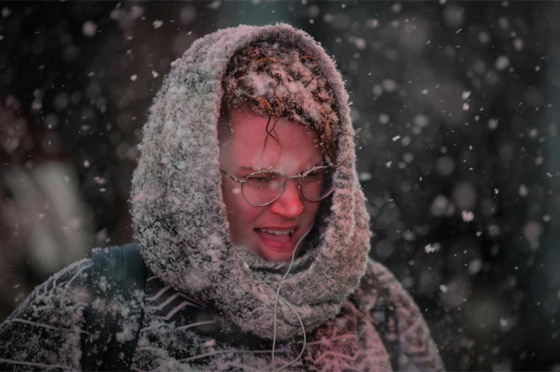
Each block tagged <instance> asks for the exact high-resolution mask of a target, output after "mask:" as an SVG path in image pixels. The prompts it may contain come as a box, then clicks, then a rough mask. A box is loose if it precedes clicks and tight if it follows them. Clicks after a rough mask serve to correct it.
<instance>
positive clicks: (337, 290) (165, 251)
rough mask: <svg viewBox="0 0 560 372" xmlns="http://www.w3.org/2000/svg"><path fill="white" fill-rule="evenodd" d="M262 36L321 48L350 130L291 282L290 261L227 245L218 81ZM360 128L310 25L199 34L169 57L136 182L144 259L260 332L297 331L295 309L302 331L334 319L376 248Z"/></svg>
mask: <svg viewBox="0 0 560 372" xmlns="http://www.w3.org/2000/svg"><path fill="white" fill-rule="evenodd" d="M262 41H268V42H278V43H282V44H286V45H291V46H294V47H295V48H299V49H301V50H302V51H304V53H308V54H310V55H313V56H314V57H315V58H316V60H317V63H318V65H319V68H320V70H321V72H322V74H323V75H324V76H325V77H326V79H327V80H328V81H329V84H330V86H331V88H332V90H333V92H334V94H335V99H336V105H337V109H338V112H337V114H338V117H339V119H340V126H341V130H342V132H343V133H344V135H341V136H339V137H338V139H337V141H338V142H337V149H338V152H337V159H336V161H335V163H337V164H342V165H341V166H339V167H338V168H337V169H336V171H335V174H334V185H335V191H334V193H333V194H332V196H331V197H330V200H328V201H323V202H322V206H321V211H320V212H319V213H318V215H317V217H316V222H315V227H314V232H313V233H312V238H310V239H308V247H307V249H306V252H305V253H304V254H303V255H302V256H301V257H299V258H297V259H296V260H295V262H294V265H293V268H292V270H291V271H290V274H289V275H288V276H287V277H286V278H285V279H284V280H283V279H282V276H283V275H284V273H285V271H286V270H287V267H288V264H287V263H272V262H267V261H265V260H264V259H263V258H261V257H260V256H257V255H256V254H254V253H251V252H249V251H248V250H246V249H243V248H242V247H235V246H233V245H232V242H231V240H230V235H229V230H228V224H227V219H226V207H225V205H224V202H223V199H222V191H221V186H220V182H221V175H220V172H219V161H218V155H219V144H218V133H217V126H218V120H219V114H220V105H221V102H222V95H223V90H222V80H223V77H224V74H225V72H226V68H227V65H228V62H229V60H230V59H231V57H232V56H233V55H234V54H235V52H236V51H237V50H238V49H239V48H243V47H245V46H248V45H250V44H251V43H255V42H262ZM353 134H354V131H353V129H352V125H351V121H350V115H349V107H348V96H347V94H346V91H345V90H344V86H343V82H342V79H341V76H340V74H339V72H338V71H337V70H336V67H335V64H334V62H333V61H332V60H331V59H330V58H329V57H328V56H327V54H326V53H325V51H324V50H323V48H322V47H321V46H320V45H319V44H317V43H316V42H315V41H314V40H313V39H312V38H311V37H310V36H309V35H308V34H306V33H304V32H302V31H299V30H296V29H294V28H292V27H291V26H289V25H286V24H277V25H274V26H264V27H253V26H238V27H235V28H228V29H223V30H219V31H217V32H215V33H212V34H209V35H207V36H205V37H203V38H201V39H199V40H197V41H195V42H194V43H193V44H192V46H191V47H190V48H189V49H188V50H187V51H186V52H185V54H184V55H183V56H182V57H181V58H180V59H178V60H176V61H175V62H173V64H172V69H171V71H170V73H169V75H168V76H167V77H166V79H165V81H164V83H163V86H162V88H161V90H160V92H159V93H158V95H157V97H156V98H155V100H154V104H153V106H152V108H151V115H150V118H149V120H148V122H147V123H146V125H145V126H144V131H143V140H142V144H141V145H140V151H141V155H140V158H139V161H138V167H137V169H136V171H135V172H134V176H133V180H132V192H131V203H132V217H133V223H134V234H135V239H136V240H137V241H138V243H139V245H140V250H141V253H142V255H143V257H144V259H145V261H146V264H147V266H148V267H149V268H150V270H152V271H153V273H154V274H156V275H157V276H158V277H159V278H161V280H163V281H164V282H165V283H167V284H169V285H171V286H172V287H173V288H175V289H176V290H178V291H182V292H185V293H190V294H196V296H197V297H198V298H199V299H201V300H203V301H205V302H207V303H209V304H212V305H213V306H214V307H215V308H216V309H217V311H218V312H219V313H220V314H221V316H222V320H223V323H224V324H223V325H225V326H230V327H231V328H232V329H235V328H236V327H237V328H239V329H241V331H244V332H250V333H253V334H255V335H257V336H259V337H262V338H265V339H273V338H277V339H288V338H291V337H294V336H297V335H299V334H301V332H302V327H301V326H300V323H299V319H298V318H300V319H301V320H302V321H303V325H304V327H305V330H306V331H310V330H313V329H315V328H317V327H318V326H319V325H321V324H323V323H325V322H326V321H327V320H329V319H332V318H333V317H335V316H336V315H337V314H338V313H339V311H340V309H341V305H342V302H343V301H344V299H345V298H346V297H347V296H348V295H350V294H351V293H352V292H354V290H355V289H356V288H357V286H358V284H359V281H360V279H361V277H362V276H363V275H364V273H365V270H366V261H367V255H368V251H369V231H368V223H369V217H368V215H367V213H366V208H365V200H364V196H363V193H362V191H361V189H360V186H359V182H358V177H357V173H356V168H355V152H354V144H353V142H352V138H353ZM280 283H282V284H281V285H282V288H281V291H280V296H281V298H280V300H279V301H278V305H277V306H278V307H277V312H276V313H275V297H276V290H277V288H278V285H279V284H280ZM296 313H297V314H296ZM275 319H276V332H274V328H275V327H274V322H275Z"/></svg>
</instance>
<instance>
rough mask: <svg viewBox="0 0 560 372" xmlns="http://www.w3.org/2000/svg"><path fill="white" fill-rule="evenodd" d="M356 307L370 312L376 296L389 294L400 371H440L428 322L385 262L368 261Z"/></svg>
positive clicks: (436, 351)
mask: <svg viewBox="0 0 560 372" xmlns="http://www.w3.org/2000/svg"><path fill="white" fill-rule="evenodd" d="M359 291H360V297H361V299H358V302H359V306H360V308H361V309H362V311H373V308H374V306H375V303H376V301H377V299H378V297H379V296H382V295H383V294H382V293H384V294H385V296H388V299H389V301H390V306H394V311H395V315H396V318H397V322H398V337H399V343H398V344H399V358H398V361H399V370H404V371H443V370H444V365H443V362H442V361H441V358H440V356H439V352H438V349H437V346H436V344H435V343H434V341H433V339H432V336H431V334H430V330H429V328H428V325H427V324H426V322H425V320H424V317H423V316H422V313H421V312H420V309H419V308H418V306H417V305H416V304H415V303H414V300H413V299H412V298H411V297H410V295H409V294H408V293H407V292H406V290H405V289H404V288H403V286H402V285H401V283H400V282H399V281H398V280H397V278H395V276H394V275H393V273H391V272H390V271H389V269H388V268H387V267H385V266H384V265H382V264H380V263H378V262H375V261H373V260H371V259H370V260H368V267H367V271H366V274H365V276H364V277H363V279H362V282H361V284H360V290H359Z"/></svg>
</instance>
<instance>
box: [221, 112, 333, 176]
mask: <svg viewBox="0 0 560 372" xmlns="http://www.w3.org/2000/svg"><path fill="white" fill-rule="evenodd" d="M267 124H268V126H267ZM230 125H231V133H230V135H229V136H227V137H226V138H223V137H222V143H221V146H220V164H221V166H224V165H225V166H228V167H229V168H230V169H231V167H233V168H242V167H252V168H255V169H262V168H275V169H279V170H281V171H285V172H292V171H294V170H295V171H296V172H299V171H301V170H305V169H306V168H307V167H309V166H311V165H315V164H317V163H318V162H320V161H321V159H322V156H321V151H320V148H319V141H318V136H317V134H316V132H315V131H312V130H309V129H308V128H307V127H305V126H304V125H303V124H301V123H297V122H294V121H290V120H287V119H284V118H280V119H279V120H278V118H275V117H271V118H270V119H269V117H268V116H262V115H258V114H255V113H254V112H252V111H251V110H249V109H244V108H241V109H234V110H232V111H231V113H230ZM267 127H268V129H267ZM280 168H281V169H280Z"/></svg>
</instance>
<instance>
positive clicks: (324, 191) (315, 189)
mask: <svg viewBox="0 0 560 372" xmlns="http://www.w3.org/2000/svg"><path fill="white" fill-rule="evenodd" d="M285 182H286V179H285V177H284V176H282V175H280V174H278V173H273V172H266V171H263V172H257V173H253V174H251V175H249V176H248V177H247V178H246V182H245V183H244V184H243V187H242V191H243V196H244V197H245V200H247V202H248V203H250V204H253V205H257V206H262V205H266V204H269V203H271V202H273V201H274V200H275V199H276V198H277V197H278V196H279V195H280V193H282V191H283V189H284V183H285ZM296 182H299V184H300V188H301V193H302V194H303V197H304V198H305V199H307V200H309V201H319V200H321V199H324V198H326V197H327V196H328V195H329V194H330V193H331V192H332V190H333V186H332V170H331V169H329V168H320V169H316V170H313V171H312V172H310V173H308V174H306V175H305V177H301V178H296Z"/></svg>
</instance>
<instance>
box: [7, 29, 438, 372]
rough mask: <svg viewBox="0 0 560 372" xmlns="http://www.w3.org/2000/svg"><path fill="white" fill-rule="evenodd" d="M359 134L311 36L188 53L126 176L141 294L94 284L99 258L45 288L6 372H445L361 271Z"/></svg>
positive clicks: (226, 34)
mask: <svg viewBox="0 0 560 372" xmlns="http://www.w3.org/2000/svg"><path fill="white" fill-rule="evenodd" d="M353 136H354V131H353V129H352V125H351V121H350V108H349V106H348V97H347V93H346V91H345V90H344V85H343V81H342V78H341V76H340V74H339V72H338V71H337V69H336V67H335V65H334V62H333V61H332V60H331V58H329V57H328V56H327V54H326V53H325V51H324V50H323V48H322V47H321V46H320V45H319V44H317V43H316V42H315V41H314V40H313V39H312V38H311V37H310V36H309V35H308V34H306V33H304V32H303V31H300V30H296V29H294V28H292V27H291V26H289V25H286V24H277V25H271V26H263V27H254V26H238V27H235V28H229V29H223V30H219V31H217V32H215V33H212V34H210V35H207V36H205V37H203V38H201V39H199V40H197V41H195V42H194V43H193V44H192V46H191V47H190V48H189V49H188V50H187V51H186V53H185V54H184V55H183V57H182V58H180V59H179V60H177V61H176V62H174V63H173V65H172V69H171V71H170V73H169V75H168V76H167V78H166V79H165V82H164V84H163V87H162V88H161V90H160V92H159V94H158V95H157V97H156V99H155V101H154V104H153V106H152V108H151V115H150V118H149V120H148V122H147V124H146V125H145V127H144V132H143V140H142V144H141V145H140V150H141V155H140V158H139V160H138V167H137V169H136V171H135V172H134V175H133V180H132V191H131V204H132V217H133V222H134V231H135V233H134V245H133V247H137V249H138V250H139V251H140V253H141V261H142V265H144V264H145V268H146V269H145V270H146V278H145V280H142V281H141V285H140V286H136V287H134V286H132V287H126V286H125V287H126V288H125V289H123V288H121V287H120V286H121V284H119V281H117V280H114V279H113V277H112V276H111V275H112V273H111V271H114V270H113V269H110V270H106V271H101V272H102V273H103V274H99V273H96V272H94V271H92V270H94V268H95V267H96V263H95V261H96V258H95V257H101V256H102V255H101V256H100V255H98V256H94V258H93V260H91V259H86V260H82V261H79V262H77V263H75V264H73V265H71V266H69V267H67V268H66V269H64V270H62V271H61V272H59V273H57V274H55V275H54V276H53V277H51V278H50V279H49V280H48V281H47V282H45V283H43V284H42V285H41V286H39V287H38V288H37V289H36V290H35V291H34V292H33V293H32V294H31V295H30V296H29V298H28V299H27V300H26V302H25V303H24V304H22V306H20V307H19V308H18V309H17V310H16V311H15V312H14V313H13V314H12V315H11V316H10V317H9V318H8V319H7V320H6V321H5V322H4V323H3V324H2V326H1V327H0V335H1V337H0V345H1V346H0V349H1V350H3V351H2V352H0V367H2V369H4V368H5V369H19V368H21V369H28V368H30V367H37V368H59V369H103V368H107V366H108V365H110V364H106V363H105V364H103V363H102V361H101V359H104V358H105V359H106V358H108V357H107V356H108V355H109V358H113V359H120V360H121V361H122V360H125V359H126V362H127V363H128V364H125V365H124V367H123V364H120V366H121V367H122V369H130V370H134V371H151V370H155V369H158V370H160V369H161V370H212V371H234V370H244V371H263V370H275V371H279V370H332V371H341V370H345V371H348V370H354V371H366V370H370V371H391V370H407V371H409V370H421V371H439V370H443V368H444V367H443V364H442V361H441V358H440V357H439V354H438V350H437V347H436V345H435V343H434V342H433V340H432V338H431V336H430V332H429V330H428V327H427V326H426V323H425V321H424V320H423V317H422V315H421V313H420V311H419V309H418V307H417V306H416V305H415V304H414V302H413V300H412V299H411V298H410V297H409V295H408V294H407V293H406V292H405V290H404V289H403V288H402V286H401V285H400V284H399V283H398V281H397V280H396V279H395V278H394V276H393V275H392V274H391V273H390V272H389V271H388V270H387V269H386V268H385V267H384V266H382V265H381V264H379V263H377V262H374V261H372V260H371V259H369V258H368V252H369V248H370V243H369V239H370V235H371V234H370V232H369V217H368V214H367V212H366V201H365V198H364V196H363V193H362V191H361V189H360V184H359V182H358V177H357V172H356V166H355V152H354V144H353ZM102 252H103V251H102ZM105 252H107V250H105ZM123 257H126V256H123ZM98 261H99V260H98ZM103 262H105V263H104V264H97V266H105V267H111V268H113V267H115V266H111V264H110V263H108V262H109V261H107V260H106V261H103ZM122 262H123V263H121V264H120V266H126V265H133V264H132V263H131V262H132V260H128V259H124V261H122ZM117 266H118V265H117ZM88 278H89V279H88ZM88 280H89V281H88ZM92 282H93V283H92ZM92 286H94V288H96V289H95V290H91V287H92ZM130 288H132V289H130ZM95 313H101V319H102V321H101V322H100V323H99V324H98V325H97V326H94V327H92V326H91V324H92V323H93V322H94V321H92V320H91V319H90V318H88V317H91V314H95ZM107 315H109V316H107ZM107 329H110V330H109V331H107ZM107 335H108V336H107ZM84 358H86V359H87V358H89V359H90V360H91V359H92V358H93V359H94V361H93V364H85V359H84ZM95 358H98V359H99V360H97V359H95ZM88 366H89V367H88ZM91 366H93V367H91ZM112 366H113V367H114V365H112Z"/></svg>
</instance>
